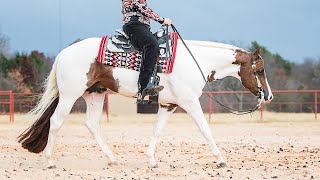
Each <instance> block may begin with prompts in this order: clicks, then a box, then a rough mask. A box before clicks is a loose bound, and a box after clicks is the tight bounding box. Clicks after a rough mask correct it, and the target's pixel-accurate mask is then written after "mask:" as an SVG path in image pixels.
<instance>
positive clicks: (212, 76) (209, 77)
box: [208, 71, 216, 82]
mask: <svg viewBox="0 0 320 180" xmlns="http://www.w3.org/2000/svg"><path fill="white" fill-rule="evenodd" d="M215 74H216V71H212V72H211V75H210V76H209V75H208V82H212V81H215V80H216V78H215V77H214V75H215Z"/></svg>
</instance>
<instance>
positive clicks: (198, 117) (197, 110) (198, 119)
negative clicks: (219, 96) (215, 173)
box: [179, 98, 226, 168]
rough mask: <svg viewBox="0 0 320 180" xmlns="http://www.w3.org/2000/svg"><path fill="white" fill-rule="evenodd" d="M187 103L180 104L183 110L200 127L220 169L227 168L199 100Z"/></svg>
mask: <svg viewBox="0 0 320 180" xmlns="http://www.w3.org/2000/svg"><path fill="white" fill-rule="evenodd" d="M186 102H187V103H181V104H179V105H180V107H181V108H183V109H184V110H185V111H186V112H187V113H188V114H189V115H190V116H191V118H192V119H193V121H194V122H195V123H196V124H197V126H198V127H199V129H200V131H201V133H202V135H203V136H204V137H205V138H206V139H207V141H208V144H209V146H210V148H211V150H212V153H213V155H214V156H215V157H216V158H217V161H218V162H217V165H218V167H219V168H220V167H225V166H226V162H225V160H224V159H223V158H222V156H221V153H220V151H219V148H218V146H217V144H216V142H215V140H214V139H213V137H212V134H211V130H210V127H209V125H208V123H207V120H206V118H205V116H204V114H203V111H202V109H201V105H200V102H199V100H198V99H196V98H194V100H188V101H186Z"/></svg>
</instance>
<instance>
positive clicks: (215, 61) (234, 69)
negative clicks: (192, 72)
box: [187, 41, 240, 79]
mask: <svg viewBox="0 0 320 180" xmlns="http://www.w3.org/2000/svg"><path fill="white" fill-rule="evenodd" d="M187 44H188V46H189V47H190V49H192V51H193V52H195V53H196V54H197V56H196V59H197V60H198V61H199V64H200V67H201V70H202V71H203V73H204V75H205V76H208V75H209V76H210V75H211V74H212V71H214V79H222V78H225V77H227V76H234V77H236V78H238V72H239V70H240V67H239V66H238V65H235V64H233V62H235V52H236V50H237V49H239V48H238V47H235V46H231V45H227V44H221V43H212V42H199V41H187ZM198 57H199V58H198Z"/></svg>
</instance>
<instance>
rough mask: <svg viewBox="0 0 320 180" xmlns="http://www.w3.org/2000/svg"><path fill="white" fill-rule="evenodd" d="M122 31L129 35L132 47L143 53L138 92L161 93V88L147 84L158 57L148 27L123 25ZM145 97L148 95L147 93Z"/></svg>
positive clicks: (157, 49)
mask: <svg viewBox="0 0 320 180" xmlns="http://www.w3.org/2000/svg"><path fill="white" fill-rule="evenodd" d="M123 29H124V31H125V32H126V33H127V34H128V35H129V37H130V41H131V43H132V44H133V46H134V47H135V48H137V49H138V50H140V51H142V53H143V57H142V59H143V62H142V66H141V69H140V71H141V72H140V75H139V83H140V92H142V90H144V89H146V88H147V89H149V90H150V91H148V92H150V93H153V92H154V91H155V92H159V91H161V90H162V89H163V87H160V86H158V87H156V86H154V85H153V83H149V81H150V78H151V76H152V74H153V70H154V68H155V65H156V62H157V59H158V57H159V44H158V41H157V39H156V37H154V36H153V34H152V33H151V32H150V29H149V27H148V26H146V25H144V24H137V23H136V24H129V25H125V26H124V27H123ZM148 83H149V84H148ZM147 95H150V94H149V93H147Z"/></svg>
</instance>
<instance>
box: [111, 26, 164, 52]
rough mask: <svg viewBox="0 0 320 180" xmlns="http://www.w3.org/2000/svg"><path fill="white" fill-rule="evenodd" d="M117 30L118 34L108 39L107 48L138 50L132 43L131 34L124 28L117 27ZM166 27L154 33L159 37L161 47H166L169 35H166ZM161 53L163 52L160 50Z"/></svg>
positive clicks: (128, 50) (112, 49) (119, 50)
mask: <svg viewBox="0 0 320 180" xmlns="http://www.w3.org/2000/svg"><path fill="white" fill-rule="evenodd" d="M115 32H116V33H117V34H115V35H113V36H111V37H110V38H109V40H108V45H107V49H108V50H109V51H110V52H121V53H129V52H133V51H138V50H136V49H135V48H134V47H133V45H132V44H131V43H130V40H129V36H128V35H127V34H126V33H125V32H124V31H123V30H122V29H116V30H115ZM165 33H166V32H165V29H164V28H160V29H159V30H158V32H156V33H154V34H153V35H154V36H155V37H156V38H157V40H158V43H159V47H160V49H163V48H164V49H166V43H167V38H168V37H167V36H165V35H166V34H165ZM160 54H161V52H160Z"/></svg>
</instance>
